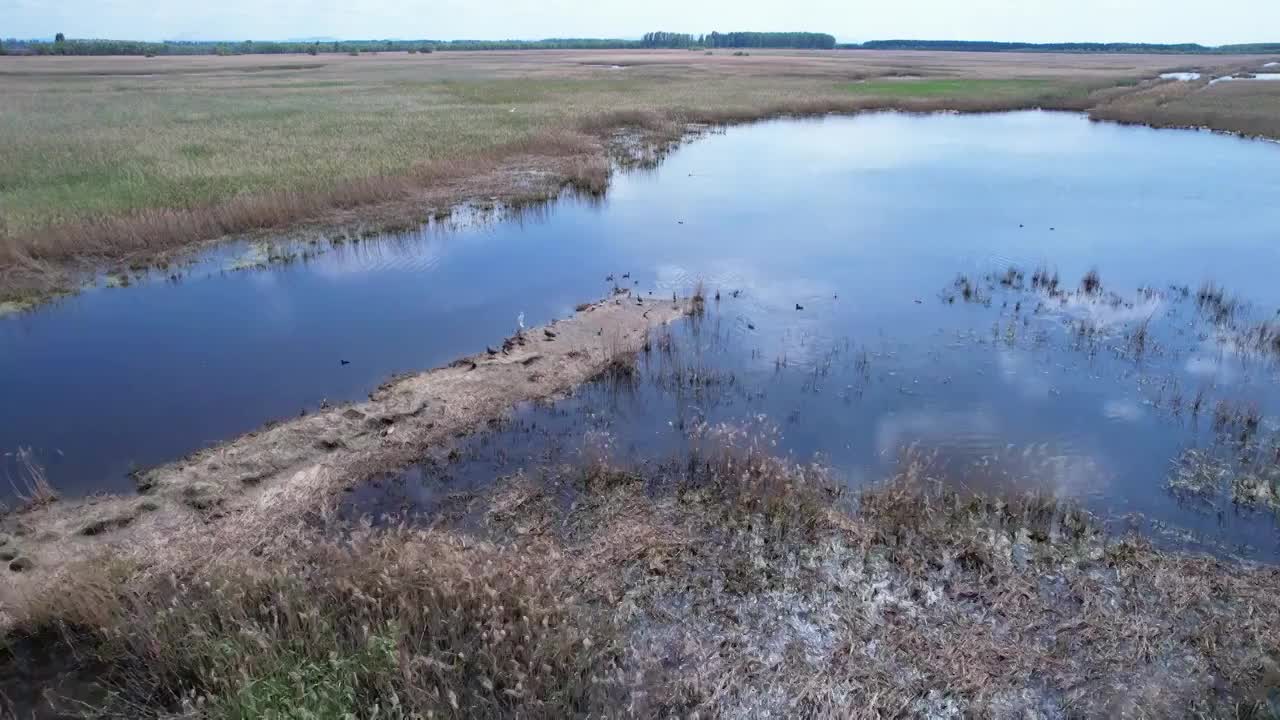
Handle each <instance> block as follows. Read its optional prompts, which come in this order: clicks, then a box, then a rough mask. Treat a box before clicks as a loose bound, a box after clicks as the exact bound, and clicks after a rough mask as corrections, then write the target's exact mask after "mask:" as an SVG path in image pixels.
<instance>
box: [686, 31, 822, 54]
mask: <svg viewBox="0 0 1280 720" xmlns="http://www.w3.org/2000/svg"><path fill="white" fill-rule="evenodd" d="M702 44H703V45H705V46H706V47H709V48H803V49H814V50H830V49H831V48H834V47H835V46H836V39H835V37H834V36H832V35H828V34H826V33H811V32H731V33H718V32H713V33H711V34H709V35H706V36H704V37H703V42H702Z"/></svg>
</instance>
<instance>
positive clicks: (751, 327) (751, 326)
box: [747, 323, 756, 330]
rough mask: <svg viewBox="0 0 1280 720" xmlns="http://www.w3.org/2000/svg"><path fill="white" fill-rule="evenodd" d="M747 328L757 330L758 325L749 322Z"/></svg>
mask: <svg viewBox="0 0 1280 720" xmlns="http://www.w3.org/2000/svg"><path fill="white" fill-rule="evenodd" d="M747 329H748V330H755V329H756V326H755V325H752V324H751V323H747Z"/></svg>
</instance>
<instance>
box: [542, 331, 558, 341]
mask: <svg viewBox="0 0 1280 720" xmlns="http://www.w3.org/2000/svg"><path fill="white" fill-rule="evenodd" d="M542 334H543V335H546V336H547V339H548V340H554V339H555V337H556V334H555V333H553V332H551V331H550V330H543V331H542Z"/></svg>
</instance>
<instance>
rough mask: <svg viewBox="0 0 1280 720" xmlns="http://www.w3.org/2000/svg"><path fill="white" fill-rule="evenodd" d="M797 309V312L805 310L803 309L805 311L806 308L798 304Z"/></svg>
mask: <svg viewBox="0 0 1280 720" xmlns="http://www.w3.org/2000/svg"><path fill="white" fill-rule="evenodd" d="M796 309H797V310H803V309H804V306H803V305H801V304H800V303H796Z"/></svg>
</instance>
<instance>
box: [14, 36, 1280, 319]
mask: <svg viewBox="0 0 1280 720" xmlns="http://www.w3.org/2000/svg"><path fill="white" fill-rule="evenodd" d="M1187 61H1188V59H1187V58H1185V57H1179V58H1170V57H1167V56H1125V55H1108V56H1088V55H1050V54H1034V55H1017V54H968V53H920V52H865V51H857V52H826V53H819V52H811V53H805V52H794V53H784V52H773V53H768V52H766V53H753V54H752V55H750V56H732V55H731V54H728V53H718V54H714V55H704V54H701V53H692V52H687V51H650V52H585V51H580V52H575V51H564V52H560V51H534V52H493V53H437V54H431V55H409V54H382V55H376V56H368V55H366V56H361V57H349V56H345V55H344V56H319V57H309V56H301V57H292V56H282V57H265V56H240V57H227V58H220V57H182V58H136V57H113V58H65V57H48V58H0V94H3V97H4V99H5V100H4V103H3V104H0V219H2V221H3V222H2V223H0V273H2V275H0V276H2V277H3V279H2V280H0V300H4V299H13V298H15V297H20V296H22V295H23V294H24V293H29V292H31V291H33V289H38V288H39V287H40V282H39V281H41V280H42V281H43V282H44V283H45V284H46V285H47V284H48V283H50V282H52V283H53V284H54V285H58V284H63V285H65V284H66V283H67V282H69V279H68V277H67V276H65V275H63V276H61V277H59V276H58V274H57V273H56V272H55V271H57V270H59V269H62V270H65V269H67V268H70V267H76V266H81V269H83V266H84V265H85V263H84V261H85V260H86V259H88V260H91V261H92V263H99V264H100V263H102V262H107V263H111V262H122V261H126V260H130V259H132V260H137V259H138V257H139V256H141V257H142V259H143V260H144V261H145V259H146V257H147V256H148V255H151V254H154V253H157V252H162V251H165V250H169V249H173V248H181V247H185V246H188V245H190V244H192V243H195V242H199V241H202V240H208V239H212V238H216V237H219V236H221V235H224V234H229V233H241V232H246V231H252V230H256V229H261V228H266V227H278V226H282V225H289V224H292V223H296V222H299V221H302V220H311V219H317V218H318V217H320V216H323V215H324V214H325V213H326V212H327V211H329V210H331V209H333V208H348V209H349V208H353V207H362V206H369V205H375V204H378V203H382V202H386V201H394V200H404V199H412V198H416V199H418V200H419V201H420V200H421V197H420V196H421V195H422V193H424V192H426V191H428V190H437V191H438V190H439V189H440V188H441V187H443V186H444V185H447V184H449V183H451V182H456V181H459V180H461V179H465V178H468V177H472V176H476V175H479V174H482V173H486V172H490V173H492V172H494V171H496V170H499V169H501V168H502V167H505V166H506V165H508V164H510V163H512V162H514V161H517V160H519V161H521V162H522V163H523V165H524V166H525V167H533V168H537V167H545V168H548V169H551V170H554V171H556V172H557V173H558V174H559V175H561V176H564V177H568V178H570V179H572V176H574V174H575V172H578V170H576V168H582V167H584V166H591V167H598V159H599V158H600V157H601V156H602V155H603V154H604V152H605V150H604V148H603V145H602V142H601V139H602V138H604V137H606V136H607V135H608V133H609V132H610V131H611V130H613V129H615V128H616V127H617V126H620V125H626V124H641V125H647V126H649V128H650V129H653V128H654V127H656V126H660V125H663V124H666V125H668V126H669V127H666V128H664V132H663V133H660V134H663V135H666V136H669V135H670V133H671V128H672V127H675V126H677V125H680V124H681V123H683V122H685V121H711V122H721V121H730V122H732V121H741V120H748V119H752V118H756V117H762V116H767V115H771V114H778V113H784V112H824V111H850V112H851V111H857V110H860V109H868V108H883V107H899V108H904V109H913V110H933V109H958V110H998V109H1013V108H1021V107H1032V106H1043V107H1051V108H1062V109H1077V110H1082V109H1087V108H1090V107H1092V106H1094V105H1096V104H1098V103H1100V102H1102V101H1104V100H1114V99H1115V98H1116V97H1119V96H1121V95H1124V94H1128V93H1129V92H1130V91H1131V90H1132V89H1133V88H1132V86H1133V84H1134V83H1136V82H1138V81H1140V80H1142V79H1143V78H1151V77H1154V76H1155V75H1156V74H1158V73H1159V72H1161V71H1163V70H1168V69H1173V68H1172V63H1175V62H1177V63H1183V64H1185V63H1186V62H1187ZM1194 61H1195V62H1198V63H1203V64H1204V65H1205V68H1206V69H1211V68H1217V69H1218V70H1222V71H1225V70H1227V69H1237V68H1245V67H1253V66H1256V65H1259V64H1261V62H1263V61H1264V59H1263V58H1240V57H1230V58H1221V57H1205V58H1194ZM1261 84H1263V83H1257V85H1261ZM1227 85H1230V84H1229V83H1224V84H1223V87H1221V88H1220V87H1217V86H1215V87H1214V88H1213V89H1212V90H1211V91H1207V92H1204V93H1197V94H1194V95H1192V96H1191V97H1188V98H1181V99H1180V100H1179V101H1178V102H1179V103H1180V104H1177V105H1174V106H1170V105H1168V104H1157V103H1150V104H1143V103H1141V102H1140V103H1135V104H1133V105H1132V106H1131V107H1127V109H1124V110H1123V112H1120V111H1117V112H1116V113H1115V114H1116V115H1121V114H1123V115H1124V117H1117V119H1125V120H1132V121H1144V119H1145V121H1148V122H1151V123H1153V124H1189V123H1188V122H1187V120H1188V119H1197V120H1202V121H1204V122H1205V124H1210V125H1213V126H1216V127H1222V128H1224V129H1232V130H1237V129H1243V130H1247V131H1249V132H1255V133H1257V134H1270V135H1275V136H1280V115H1277V114H1276V113H1275V112H1274V110H1275V100H1274V97H1273V96H1271V95H1268V94H1264V96H1265V98H1267V99H1266V100H1265V103H1264V104H1263V105H1261V106H1259V105H1257V104H1256V103H1255V93H1254V92H1253V88H1252V87H1249V88H1245V87H1244V86H1243V85H1244V84H1237V86H1236V87H1225V86H1227ZM1115 88H1121V89H1120V90H1115ZM1108 93H1110V94H1108ZM1202 95H1203V97H1201V96H1202ZM1219 99H1221V102H1219ZM1184 105H1185V108H1184V107H1183V106H1184ZM1202 106H1204V107H1202ZM1134 118H1137V119H1134ZM1241 118H1245V119H1244V120H1241ZM566 158H573V159H574V162H572V163H565V162H563V161H564V160H565V159H566ZM592 158H594V159H595V161H594V162H595V164H594V165H593V164H592V162H589V161H590V160H591V159H592ZM556 159H558V160H559V161H561V162H559V164H557V162H556ZM584 163H585V165H584ZM566 168H567V169H566ZM592 172H593V173H595V174H599V170H598V169H596V170H593V171H592ZM486 190H488V191H492V188H490V187H487V188H486ZM544 192H545V191H544ZM466 194H467V188H466V187H460V188H456V189H455V191H453V192H451V193H450V192H446V193H444V194H440V193H439V192H437V193H436V194H434V195H433V196H432V199H433V200H435V201H439V202H445V203H447V202H450V201H454V200H461V199H464V197H465V195H466ZM499 194H500V193H499ZM419 205H421V202H419ZM51 278H54V279H53V280H51Z"/></svg>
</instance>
